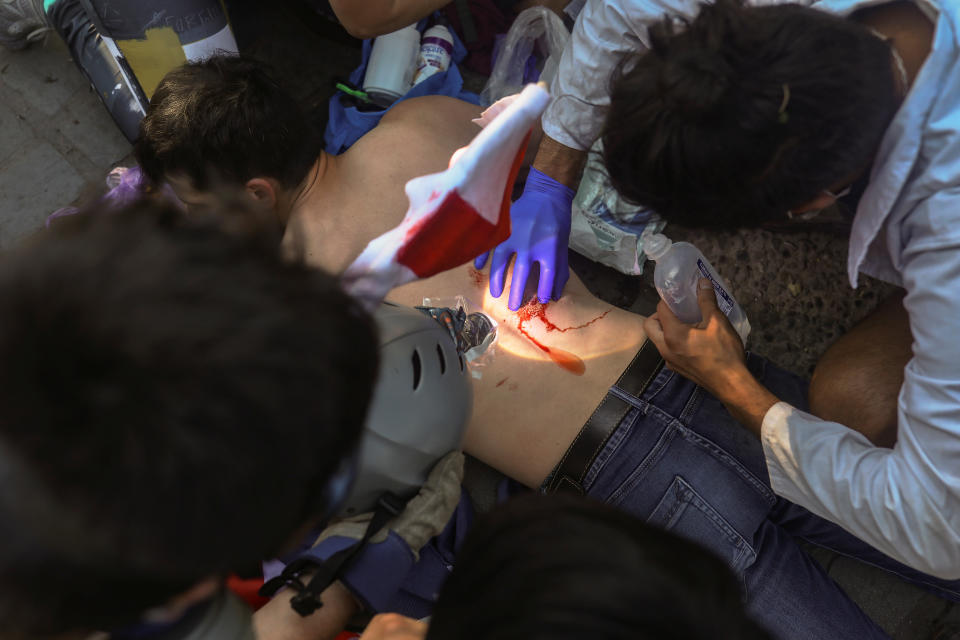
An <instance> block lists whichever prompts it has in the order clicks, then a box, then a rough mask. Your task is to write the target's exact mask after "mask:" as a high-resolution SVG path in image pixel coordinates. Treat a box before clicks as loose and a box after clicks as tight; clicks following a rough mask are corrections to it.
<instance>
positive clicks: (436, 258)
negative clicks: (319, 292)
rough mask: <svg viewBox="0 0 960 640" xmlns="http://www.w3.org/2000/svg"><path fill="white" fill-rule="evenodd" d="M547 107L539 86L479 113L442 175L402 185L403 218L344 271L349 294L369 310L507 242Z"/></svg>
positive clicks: (547, 100)
mask: <svg viewBox="0 0 960 640" xmlns="http://www.w3.org/2000/svg"><path fill="white" fill-rule="evenodd" d="M549 101H550V94H549V93H547V91H546V89H544V88H543V87H542V86H539V85H528V86H527V87H526V88H525V89H524V90H523V91H522V92H521V93H519V94H517V95H516V96H512V99H507V98H505V99H504V101H501V102H500V103H498V105H497V109H493V107H491V109H490V110H488V112H486V113H485V115H484V116H483V117H482V118H481V122H480V123H479V124H486V126H485V127H484V128H483V129H482V130H481V131H480V133H478V134H477V136H476V137H475V138H474V139H473V141H471V142H470V144H469V145H467V146H466V147H464V148H462V149H458V150H457V151H456V153H454V154H453V157H452V158H451V159H450V166H449V168H448V169H447V170H446V171H443V172H441V173H435V174H431V175H427V176H421V177H419V178H414V179H413V180H410V181H409V182H407V185H406V192H407V198H408V199H409V200H410V207H409V209H407V214H406V216H404V218H403V221H402V222H401V223H400V225H399V226H397V227H395V228H394V229H391V230H390V231H388V232H387V233H385V234H383V235H381V236H379V237H378V238H375V239H374V240H372V241H371V242H370V243H369V244H368V245H367V246H366V248H365V249H364V250H363V253H361V254H360V256H359V257H358V258H357V259H356V260H355V261H354V262H353V264H352V265H350V267H348V268H347V270H346V271H345V272H344V275H343V282H344V286H345V288H346V289H347V291H348V292H349V293H350V294H352V295H354V296H355V297H357V298H359V299H361V300H362V301H363V303H364V304H365V305H367V306H368V308H371V309H372V308H375V307H376V305H377V304H379V303H380V302H381V301H382V300H383V299H384V297H385V296H386V295H387V293H388V292H389V291H390V290H391V289H393V288H395V287H398V286H400V285H402V284H406V283H407V282H412V281H414V280H417V279H420V278H428V277H430V276H432V275H436V274H438V273H441V272H442V271H446V270H448V269H452V268H454V267H457V266H459V265H461V264H464V263H465V262H468V261H469V260H472V259H474V258H475V257H477V256H478V255H480V254H481V253H484V252H485V251H489V250H490V249H493V248H494V247H496V246H497V245H498V244H500V243H501V242H503V241H504V240H506V239H507V238H508V237H510V194H511V192H512V190H513V183H514V181H515V180H516V177H517V171H518V170H519V169H520V163H521V161H522V160H523V155H524V152H525V150H526V146H527V141H528V140H529V137H530V131H531V129H532V128H533V126H534V124H536V122H537V120H538V119H539V118H540V114H542V113H543V110H544V109H545V108H546V106H547V103H548V102H549ZM488 121H489V122H488Z"/></svg>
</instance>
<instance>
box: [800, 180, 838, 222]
mask: <svg viewBox="0 0 960 640" xmlns="http://www.w3.org/2000/svg"><path fill="white" fill-rule="evenodd" d="M852 188H853V187H852V186H847V187H844V188H843V189H841V190H840V191H838V192H836V193H834V192H832V191H830V190H829V189H824V190H823V191H821V192H820V193H823V194H824V195H828V196H830V197H831V198H833V201H834V202H836V201H837V200H839V199H840V198H842V197H844V196H848V195H850V190H851V189H852ZM825 208H826V207H823V208H821V209H811V210H810V211H804V212H802V213H794V212H793V211H787V217H788V218H790V219H791V220H812V219H814V218H816V217H817V216H818V215H820V213H821V212H822V211H823V209H825Z"/></svg>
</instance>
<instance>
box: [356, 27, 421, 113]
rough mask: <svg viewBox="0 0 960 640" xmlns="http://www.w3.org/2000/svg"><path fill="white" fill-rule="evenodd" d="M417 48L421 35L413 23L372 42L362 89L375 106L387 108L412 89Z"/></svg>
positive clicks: (378, 37)
mask: <svg viewBox="0 0 960 640" xmlns="http://www.w3.org/2000/svg"><path fill="white" fill-rule="evenodd" d="M419 46H420V32H419V31H417V25H415V24H412V25H410V26H408V27H404V28H403V29H400V30H399V31H394V32H393V33H387V34H384V35H382V36H377V39H376V40H374V41H373V49H371V51H370V59H369V60H368V61H367V72H366V74H365V75H364V76H363V90H364V91H366V92H367V95H369V96H370V99H371V100H373V101H374V102H375V103H376V104H377V105H379V106H381V107H389V106H390V105H391V104H393V103H394V102H395V101H396V100H397V98H399V97H400V96H402V95H403V94H405V93H406V92H407V91H409V90H410V87H412V86H413V72H414V64H415V63H416V59H417V51H418V48H419Z"/></svg>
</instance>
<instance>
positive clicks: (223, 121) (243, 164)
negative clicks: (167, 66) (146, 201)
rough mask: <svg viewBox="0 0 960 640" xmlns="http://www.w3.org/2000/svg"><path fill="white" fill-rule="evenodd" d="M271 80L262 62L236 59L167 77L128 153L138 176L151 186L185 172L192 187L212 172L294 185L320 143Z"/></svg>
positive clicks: (202, 185)
mask: <svg viewBox="0 0 960 640" xmlns="http://www.w3.org/2000/svg"><path fill="white" fill-rule="evenodd" d="M277 78H278V76H277V72H275V71H273V70H272V69H270V68H268V67H267V66H266V65H265V64H264V63H262V62H259V61H256V60H253V59H249V58H245V57H238V56H214V57H211V58H208V59H206V60H203V61H202V62H188V63H187V64H185V65H183V66H182V67H180V68H178V69H174V70H173V71H171V72H170V73H168V74H167V75H166V76H164V78H163V80H161V81H160V84H159V85H158V86H157V89H156V91H154V93H153V97H152V98H151V100H150V107H149V108H148V109H147V115H146V116H145V117H144V119H143V121H142V122H141V123H140V137H139V138H138V140H137V142H136V145H135V147H134V152H135V154H136V158H137V162H138V163H139V164H140V166H141V167H142V169H143V171H144V173H145V174H146V175H147V177H149V178H150V179H151V180H152V181H153V182H154V183H157V184H160V183H162V182H163V180H164V176H165V175H168V174H171V173H184V174H186V175H187V176H188V177H189V178H190V179H191V180H192V181H193V186H194V187H195V188H197V189H206V188H207V187H208V186H209V184H210V179H211V175H212V174H214V175H216V177H217V178H219V179H222V180H227V181H230V182H234V183H245V182H246V181H247V180H249V179H251V178H254V177H257V176H266V177H270V178H274V179H276V180H278V181H279V182H280V184H282V185H283V186H284V187H286V188H293V187H295V186H297V185H298V184H299V183H300V182H301V181H302V180H303V179H304V177H306V175H307V172H308V171H309V170H310V167H311V166H313V163H314V161H315V160H316V159H317V155H319V153H320V138H319V135H318V133H317V131H315V129H314V127H313V126H312V125H311V121H310V119H309V118H307V117H306V116H305V114H304V113H303V111H302V110H301V108H300V106H299V105H298V103H297V101H296V100H295V99H294V98H293V96H292V95H291V93H290V92H289V91H287V90H286V89H285V87H284V86H282V84H281V83H280V82H279V81H278V79H277Z"/></svg>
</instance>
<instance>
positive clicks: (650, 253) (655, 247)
mask: <svg viewBox="0 0 960 640" xmlns="http://www.w3.org/2000/svg"><path fill="white" fill-rule="evenodd" d="M672 244H673V241H672V240H670V238H668V237H667V236H665V235H663V234H662V233H651V234H650V235H649V236H647V237H646V239H645V240H644V241H643V250H644V252H645V253H646V254H647V257H649V258H650V259H651V260H656V259H657V258H659V257H660V256H662V255H663V254H665V253H666V252H667V251H669V250H670V245H672Z"/></svg>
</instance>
